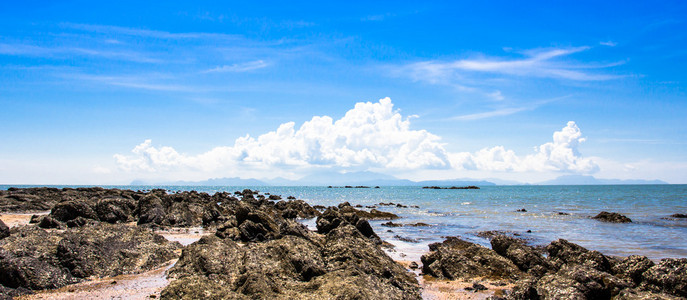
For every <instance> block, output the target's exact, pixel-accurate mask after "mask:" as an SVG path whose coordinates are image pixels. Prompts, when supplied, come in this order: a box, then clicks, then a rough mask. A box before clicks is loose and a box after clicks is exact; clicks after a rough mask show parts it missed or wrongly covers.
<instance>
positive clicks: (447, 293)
mask: <svg viewBox="0 0 687 300" xmlns="http://www.w3.org/2000/svg"><path fill="white" fill-rule="evenodd" d="M407 256H409V255H406V257H407ZM396 262H397V263H398V264H400V265H402V266H403V267H405V268H406V269H407V270H408V271H410V272H411V273H413V274H415V278H416V279H417V281H418V283H419V284H420V288H421V289H422V299H425V300H458V299H460V300H462V299H475V300H480V299H487V298H489V297H493V296H501V297H502V296H505V290H512V289H513V284H512V283H505V282H502V281H493V280H487V279H482V278H473V279H470V280H441V279H436V278H433V277H430V276H426V275H420V274H421V269H420V268H421V267H422V263H421V262H420V261H416V263H417V264H418V266H420V268H418V269H416V270H413V269H410V267H409V266H410V263H411V262H412V261H409V260H396ZM474 283H479V284H481V285H484V286H485V287H486V288H487V289H486V290H481V291H475V290H466V288H468V289H469V288H472V286H473V284H474Z"/></svg>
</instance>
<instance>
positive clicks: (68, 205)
mask: <svg viewBox="0 0 687 300" xmlns="http://www.w3.org/2000/svg"><path fill="white" fill-rule="evenodd" d="M50 216H52V217H53V218H55V219H56V220H58V221H62V222H67V221H69V220H73V219H76V218H77V217H83V218H86V219H93V220H98V214H96V212H95V211H94V210H93V208H91V206H90V205H88V203H86V202H85V201H82V200H69V201H64V202H60V203H57V204H55V207H53V208H52V211H51V212H50Z"/></svg>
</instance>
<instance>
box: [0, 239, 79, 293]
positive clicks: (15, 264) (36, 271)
mask: <svg viewBox="0 0 687 300" xmlns="http://www.w3.org/2000/svg"><path fill="white" fill-rule="evenodd" d="M75 282H77V279H76V278H74V277H73V276H72V275H71V274H70V273H69V272H66V271H65V270H63V269H62V268H61V267H60V266H55V265H51V264H50V263H48V262H45V261H42V260H40V259H37V258H34V257H30V256H17V255H15V254H14V253H13V252H10V251H7V250H5V249H1V248H0V284H2V285H4V286H6V287H10V288H25V289H32V290H44V289H54V288H58V287H61V286H65V285H67V284H71V283H75Z"/></svg>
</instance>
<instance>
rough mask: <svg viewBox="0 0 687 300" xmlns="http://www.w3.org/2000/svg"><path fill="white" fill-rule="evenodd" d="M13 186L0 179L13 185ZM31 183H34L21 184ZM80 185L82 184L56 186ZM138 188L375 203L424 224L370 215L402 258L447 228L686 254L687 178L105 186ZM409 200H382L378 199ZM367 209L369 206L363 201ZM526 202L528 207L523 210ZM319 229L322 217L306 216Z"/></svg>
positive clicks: (619, 252) (454, 232) (479, 237)
mask: <svg viewBox="0 0 687 300" xmlns="http://www.w3.org/2000/svg"><path fill="white" fill-rule="evenodd" d="M9 187H10V186H0V189H7V188H9ZM18 187H28V186H18ZM56 187H77V186H56ZM103 187H105V188H120V189H132V190H150V189H153V188H162V189H166V190H168V192H176V191H189V190H196V191H199V192H207V193H210V194H213V193H215V192H223V191H227V192H234V191H241V190H243V189H245V188H249V189H252V190H258V191H260V192H263V193H270V194H275V195H281V196H282V197H283V198H284V199H286V197H287V196H294V197H296V198H298V199H302V200H305V201H306V202H308V203H309V204H310V205H324V206H333V205H338V204H339V203H342V202H349V203H350V204H351V205H357V204H359V205H362V206H363V207H364V206H373V205H374V206H376V207H377V209H378V210H381V211H388V212H392V213H395V214H397V215H399V216H400V217H401V218H400V219H397V220H394V221H393V222H395V223H400V224H414V223H418V222H421V223H426V224H429V225H431V226H422V227H412V226H403V227H386V226H382V224H383V223H385V222H387V221H371V222H370V224H371V225H372V227H373V229H374V230H375V232H376V233H377V234H378V235H379V236H380V237H381V238H382V239H383V240H385V241H387V242H389V243H391V244H393V245H394V246H395V247H394V248H393V249H388V250H387V252H388V254H389V255H391V256H392V258H394V259H398V260H419V257H420V256H421V255H422V254H423V253H426V252H427V251H428V245H429V244H431V243H435V242H441V241H443V240H444V239H445V237H447V236H458V237H461V238H462V239H465V240H468V241H471V242H474V243H477V244H480V245H484V246H487V247H489V240H488V239H487V238H486V237H484V236H485V235H484V234H481V233H483V232H487V231H500V232H505V233H507V234H511V235H515V236H518V237H520V238H523V239H525V240H527V241H528V242H529V243H530V244H531V245H535V246H537V245H546V244H548V243H550V242H551V241H554V240H556V239H566V240H568V241H570V242H573V243H576V244H579V245H581V246H583V247H586V248H588V249H590V250H598V251H600V252H602V253H604V254H606V255H614V256H628V255H633V254H636V255H644V256H647V257H649V258H650V259H652V260H659V259H661V258H678V257H687V219H680V218H671V217H670V216H671V215H673V214H676V213H682V214H687V185H575V186H571V185H564V186H538V185H537V186H535V185H532V186H483V187H481V188H480V189H423V188H422V187H418V186H398V187H395V186H382V187H380V188H329V187H326V186H103ZM389 202H393V203H394V204H401V205H402V206H407V207H398V206H396V205H394V206H381V205H380V204H379V203H389ZM364 209H365V208H364ZM523 210H524V211H523ZM601 211H609V212H617V213H620V214H623V215H625V216H627V217H629V218H630V219H632V223H624V224H616V223H606V222H601V221H598V220H595V219H592V217H593V216H595V215H596V214H598V213H599V212H601ZM301 222H303V223H304V224H306V225H307V226H308V227H309V228H311V229H313V230H314V229H315V220H314V219H310V220H301Z"/></svg>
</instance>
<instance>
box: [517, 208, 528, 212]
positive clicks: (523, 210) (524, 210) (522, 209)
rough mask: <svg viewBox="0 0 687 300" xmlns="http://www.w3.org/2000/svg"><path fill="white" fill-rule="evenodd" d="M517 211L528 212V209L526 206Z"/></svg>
mask: <svg viewBox="0 0 687 300" xmlns="http://www.w3.org/2000/svg"><path fill="white" fill-rule="evenodd" d="M516 211H517V212H527V210H526V209H524V208H521V209H518V210H516Z"/></svg>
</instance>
